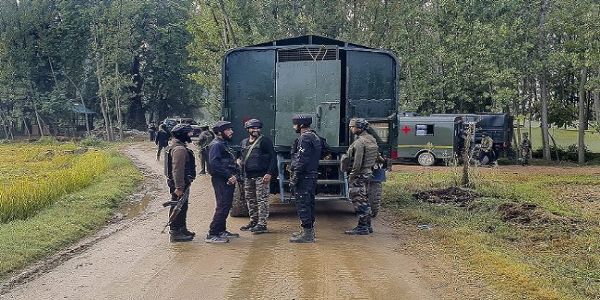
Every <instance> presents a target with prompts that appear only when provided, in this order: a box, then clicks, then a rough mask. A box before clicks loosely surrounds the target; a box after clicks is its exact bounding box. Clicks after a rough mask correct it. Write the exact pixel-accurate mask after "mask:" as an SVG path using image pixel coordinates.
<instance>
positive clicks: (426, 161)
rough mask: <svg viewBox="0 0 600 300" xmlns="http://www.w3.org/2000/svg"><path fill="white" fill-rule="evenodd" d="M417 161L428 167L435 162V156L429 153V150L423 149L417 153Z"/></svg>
mask: <svg viewBox="0 0 600 300" xmlns="http://www.w3.org/2000/svg"><path fill="white" fill-rule="evenodd" d="M417 161H418V162H419V164H420V165H421V166H425V167H429V166H433V164H434V163H435V157H434V156H433V154H431V152H428V151H425V152H421V154H419V156H418V157H417Z"/></svg>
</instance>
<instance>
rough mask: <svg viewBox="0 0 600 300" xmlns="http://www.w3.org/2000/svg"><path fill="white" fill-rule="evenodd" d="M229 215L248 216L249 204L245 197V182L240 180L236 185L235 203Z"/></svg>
mask: <svg viewBox="0 0 600 300" xmlns="http://www.w3.org/2000/svg"><path fill="white" fill-rule="evenodd" d="M229 215H230V216H232V217H248V205H247V204H246V198H245V197H244V184H243V183H240V182H238V183H236V185H235V190H234V192H233V204H232V205H231V211H230V212H229Z"/></svg>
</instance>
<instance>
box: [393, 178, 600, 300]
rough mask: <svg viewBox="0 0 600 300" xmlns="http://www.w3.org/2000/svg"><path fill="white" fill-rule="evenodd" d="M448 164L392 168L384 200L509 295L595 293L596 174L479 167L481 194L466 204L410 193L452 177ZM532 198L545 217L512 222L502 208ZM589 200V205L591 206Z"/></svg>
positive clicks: (599, 293) (599, 294)
mask: <svg viewBox="0 0 600 300" xmlns="http://www.w3.org/2000/svg"><path fill="white" fill-rule="evenodd" d="M454 176H455V174H453V173H452V171H451V170H449V169H448V168H444V169H439V170H438V169H429V171H423V172H422V173H421V174H417V173H393V174H392V176H390V178H389V180H388V182H387V183H386V185H385V186H384V205H385V206H387V208H388V209H390V210H392V211H395V212H396V213H397V216H398V217H400V218H402V219H404V220H405V221H408V222H410V223H414V224H424V223H426V224H431V225H433V230H431V235H430V236H431V237H432V238H433V239H434V240H435V242H436V245H437V247H439V250H440V251H443V252H446V253H449V254H451V256H454V257H458V258H459V260H460V261H461V262H462V265H464V266H467V268H468V269H469V270H471V271H472V272H474V273H475V274H477V275H478V276H479V277H481V278H483V279H484V280H485V281H486V282H488V283H489V285H490V286H491V287H492V288H493V289H494V290H495V291H496V292H498V294H500V295H502V296H504V297H505V298H507V299H599V298H600V271H599V270H600V222H599V221H598V220H599V219H600V209H598V207H597V205H598V203H599V202H600V189H598V188H597V187H598V186H600V178H599V177H598V176H597V175H594V174H588V175H586V174H539V175H533V174H513V173H501V172H499V171H498V172H486V173H485V174H478V177H477V191H478V192H479V193H480V194H482V195H483V196H482V197H481V198H478V199H476V200H474V201H473V202H471V203H470V204H469V205H468V206H466V207H457V206H455V205H451V204H442V205H440V204H429V203H422V202H419V201H417V200H416V199H415V198H414V197H413V196H412V194H413V193H415V192H419V191H424V190H429V189H433V188H442V187H447V186H449V185H450V183H451V182H453V181H454V180H455V178H453V177H454ZM510 203H530V204H534V205H535V206H536V207H537V209H538V210H539V212H540V215H543V216H553V218H550V219H539V220H535V219H534V220H531V221H530V222H522V223H518V222H513V221H511V220H507V219H506V218H503V215H502V211H501V208H502V207H503V205H506V204H510ZM594 207H595V208H594Z"/></svg>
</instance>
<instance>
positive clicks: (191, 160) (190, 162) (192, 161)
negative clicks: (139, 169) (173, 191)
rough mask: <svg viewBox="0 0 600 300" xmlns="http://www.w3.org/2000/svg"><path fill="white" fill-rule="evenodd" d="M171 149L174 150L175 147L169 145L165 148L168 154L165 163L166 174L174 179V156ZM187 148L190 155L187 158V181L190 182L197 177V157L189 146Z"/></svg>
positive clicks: (170, 178)
mask: <svg viewBox="0 0 600 300" xmlns="http://www.w3.org/2000/svg"><path fill="white" fill-rule="evenodd" d="M180 147H182V146H180ZM171 150H173V147H168V148H167V149H166V150H165V153H166V154H167V155H166V157H165V164H164V174H165V176H166V177H167V179H169V180H173V156H172V155H171ZM185 150H186V151H187V155H188V158H187V159H186V160H185V183H186V184H190V183H192V181H194V179H196V157H195V156H194V152H193V151H192V150H190V149H188V148H185Z"/></svg>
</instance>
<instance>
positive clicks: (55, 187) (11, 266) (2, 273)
mask: <svg viewBox="0 0 600 300" xmlns="http://www.w3.org/2000/svg"><path fill="white" fill-rule="evenodd" d="M77 147H78V146H77V145H75V144H58V143H56V144H51V145H37V144H5V145H1V146H0V153H2V154H6V153H11V154H12V155H1V156H0V169H1V170H2V171H6V173H4V172H3V173H2V174H3V175H2V176H3V178H2V179H3V181H4V184H3V185H2V186H0V193H1V195H2V198H1V200H2V201H3V202H2V209H3V210H4V218H3V221H2V222H1V223H0V278H4V277H6V276H9V275H10V274H12V272H14V271H16V270H19V269H21V268H23V267H25V266H26V265H27V264H29V263H31V262H33V261H35V260H38V259H41V258H43V257H45V256H47V255H49V254H52V253H54V252H55V251H57V250H60V249H62V248H63V247H65V246H66V245H68V244H70V243H72V242H75V241H77V240H79V239H80V238H82V237H84V236H85V235H87V234H89V233H91V232H92V231H94V230H96V229H97V228H99V227H100V226H102V225H103V224H105V223H106V221H107V220H108V218H110V216H111V214H112V212H113V210H114V209H115V208H116V207H118V205H119V204H120V203H121V201H122V199H123V198H124V197H125V196H127V195H129V194H130V193H131V191H133V189H134V188H135V186H136V184H137V183H138V182H139V181H140V180H141V179H142V176H141V174H140V172H139V171H138V170H137V168H136V167H135V166H134V165H133V164H132V163H131V162H130V161H129V160H128V159H126V158H125V157H123V156H122V155H120V154H119V153H118V152H116V151H115V150H114V149H110V148H104V149H96V150H95V151H88V152H86V153H80V154H77V153H73V152H71V151H72V150H74V149H77ZM23 149H26V150H25V151H23V152H22V153H20V152H21V151H22V150H23ZM65 150H66V152H65ZM49 153H53V154H52V155H50V154H49ZM7 173H8V174H10V175H6V174H7ZM82 173H83V174H82ZM57 176H62V177H60V178H57ZM40 187H41V188H40ZM31 189H33V190H31ZM28 195H32V196H31V197H28ZM35 201H39V202H41V203H35ZM24 203H25V204H24Z"/></svg>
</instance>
